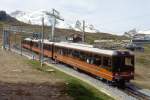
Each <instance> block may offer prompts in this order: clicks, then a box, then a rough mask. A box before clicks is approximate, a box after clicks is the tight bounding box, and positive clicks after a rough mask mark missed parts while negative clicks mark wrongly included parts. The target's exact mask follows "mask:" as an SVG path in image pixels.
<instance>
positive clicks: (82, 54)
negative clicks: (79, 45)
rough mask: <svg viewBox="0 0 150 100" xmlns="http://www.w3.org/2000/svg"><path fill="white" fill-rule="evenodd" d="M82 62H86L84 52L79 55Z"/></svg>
mask: <svg viewBox="0 0 150 100" xmlns="http://www.w3.org/2000/svg"><path fill="white" fill-rule="evenodd" d="M79 58H80V60H82V61H85V60H86V54H85V53H84V52H82V51H80V55H79Z"/></svg>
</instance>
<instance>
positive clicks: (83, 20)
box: [82, 20, 85, 43]
mask: <svg viewBox="0 0 150 100" xmlns="http://www.w3.org/2000/svg"><path fill="white" fill-rule="evenodd" d="M82 31H83V43H85V21H84V20H83V30H82Z"/></svg>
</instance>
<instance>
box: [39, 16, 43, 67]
mask: <svg viewBox="0 0 150 100" xmlns="http://www.w3.org/2000/svg"><path fill="white" fill-rule="evenodd" d="M40 41H41V67H42V66H43V58H44V57H43V54H44V48H43V47H44V44H43V43H44V17H43V18H42V34H41V40H40Z"/></svg>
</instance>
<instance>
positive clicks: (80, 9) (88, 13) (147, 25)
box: [0, 0, 150, 34]
mask: <svg viewBox="0 0 150 100" xmlns="http://www.w3.org/2000/svg"><path fill="white" fill-rule="evenodd" d="M0 1H1V2H0V10H6V11H7V12H8V13H11V12H13V11H15V10H22V11H37V10H51V8H55V9H57V10H58V11H60V13H61V15H62V16H63V17H64V18H65V20H70V21H75V20H77V19H79V20H83V19H85V20H86V21H87V22H88V23H91V24H93V25H94V26H95V27H96V28H97V29H98V30H100V31H103V32H111V33H115V34H123V33H124V32H125V31H128V30H130V29H133V28H137V30H150V0H0Z"/></svg>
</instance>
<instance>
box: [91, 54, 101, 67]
mask: <svg viewBox="0 0 150 100" xmlns="http://www.w3.org/2000/svg"><path fill="white" fill-rule="evenodd" d="M93 59H94V62H93V63H94V64H95V65H97V66H100V65H101V62H102V57H101V56H97V55H95V56H93Z"/></svg>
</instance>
